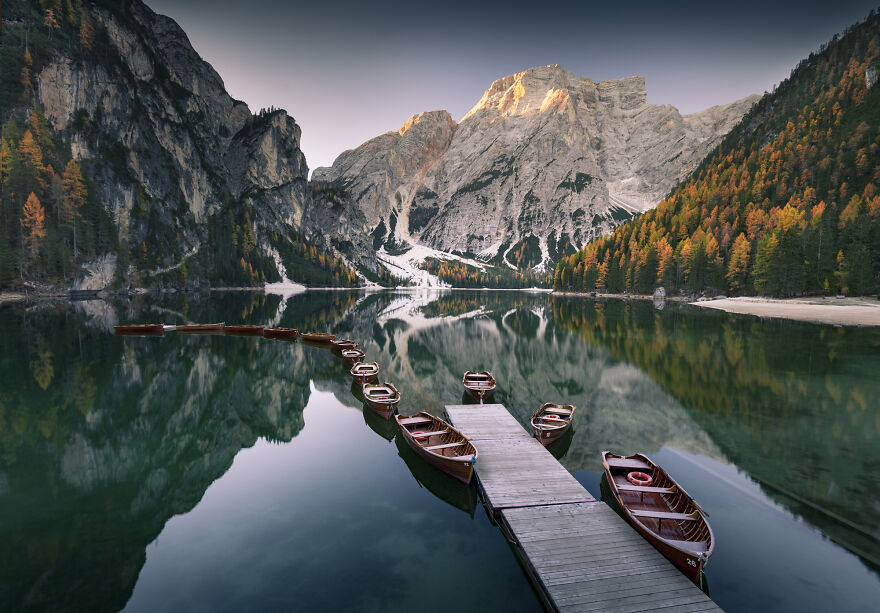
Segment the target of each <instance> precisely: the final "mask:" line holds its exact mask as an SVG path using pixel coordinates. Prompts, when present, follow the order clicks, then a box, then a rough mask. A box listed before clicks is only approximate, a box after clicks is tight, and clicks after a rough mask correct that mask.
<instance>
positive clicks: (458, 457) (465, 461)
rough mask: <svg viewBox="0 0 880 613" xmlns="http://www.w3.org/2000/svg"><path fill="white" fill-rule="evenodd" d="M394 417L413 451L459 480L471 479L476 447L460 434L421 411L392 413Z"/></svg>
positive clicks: (466, 481)
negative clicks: (405, 415)
mask: <svg viewBox="0 0 880 613" xmlns="http://www.w3.org/2000/svg"><path fill="white" fill-rule="evenodd" d="M394 419H395V420H397V427H398V428H400V433H401V434H402V435H403V437H404V439H405V440H406V442H407V444H408V445H409V446H410V447H412V449H413V450H414V451H415V452H416V453H417V454H419V455H420V456H422V458H424V459H425V460H427V461H428V462H430V463H431V464H433V465H434V466H436V467H437V468H439V469H440V470H442V471H443V472H445V473H447V474H449V475H451V476H453V477H455V478H456V479H458V480H459V481H461V482H462V483H470V482H471V478H472V477H473V476H474V464H475V463H476V461H477V449H476V447H474V446H473V444H472V443H471V442H470V440H469V439H468V438H467V437H466V436H465V435H464V434H462V433H461V432H459V431H458V430H456V429H455V428H453V427H452V426H450V425H449V424H447V423H446V422H445V421H443V420H442V419H439V418H437V417H434V416H433V415H431V414H430V413H426V412H425V411H420V412H418V413H416V414H415V415H412V416H410V417H403V416H401V415H395V416H394Z"/></svg>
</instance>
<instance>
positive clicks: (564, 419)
mask: <svg viewBox="0 0 880 613" xmlns="http://www.w3.org/2000/svg"><path fill="white" fill-rule="evenodd" d="M576 408H577V407H575V406H574V405H573V404H553V403H551V402H546V403H544V404H542V405H541V408H539V409H538V410H537V411H535V413H534V415H532V431H533V432H534V433H535V438H536V439H538V441H540V443H541V444H542V445H544V447H546V446H547V445H549V444H550V443H552V442H553V441H555V440H556V439H558V438H559V437H560V436H562V435H563V434H565V432H566V431H567V430H568V429H569V428H570V427H571V417H572V415H574V410H575V409H576Z"/></svg>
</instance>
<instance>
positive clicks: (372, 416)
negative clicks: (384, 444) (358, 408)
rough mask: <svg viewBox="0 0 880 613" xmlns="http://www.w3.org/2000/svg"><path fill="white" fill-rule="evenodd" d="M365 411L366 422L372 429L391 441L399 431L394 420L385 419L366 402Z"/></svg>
mask: <svg viewBox="0 0 880 613" xmlns="http://www.w3.org/2000/svg"><path fill="white" fill-rule="evenodd" d="M352 387H354V386H352ZM358 387H360V386H358ZM363 413H364V423H366V424H367V426H368V427H369V428H370V430H372V431H373V432H375V433H376V434H378V435H379V436H381V437H382V438H384V439H385V440H386V441H390V440H391V439H393V438H394V435H395V434H396V433H397V424H395V423H394V421H392V420H389V419H385V418H384V417H382V415H380V414H379V413H377V412H376V411H374V410H373V409H371V408H370V407H369V406H367V405H366V404H364V408H363Z"/></svg>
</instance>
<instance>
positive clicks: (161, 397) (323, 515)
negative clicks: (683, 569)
mask: <svg viewBox="0 0 880 613" xmlns="http://www.w3.org/2000/svg"><path fill="white" fill-rule="evenodd" d="M660 307H663V308H660ZM215 321H216V322H219V321H225V322H226V323H230V324H231V323H252V324H271V325H280V326H289V327H296V328H298V329H300V330H330V331H333V332H335V333H337V334H339V335H340V336H345V337H348V338H352V339H354V340H356V341H357V342H358V343H359V344H360V346H361V348H362V349H364V351H366V354H367V357H368V359H370V360H376V361H378V362H379V364H380V367H381V372H380V378H381V379H382V380H388V381H392V382H394V383H395V384H396V385H397V387H398V388H399V389H400V391H401V394H402V401H401V405H400V411H401V412H402V413H414V412H416V411H419V410H429V411H432V412H439V411H442V407H443V405H444V404H459V403H461V402H462V401H463V394H462V387H461V375H462V372H463V371H464V370H467V369H471V370H483V369H488V370H491V371H492V372H493V373H494V375H495V378H496V379H497V381H498V388H497V390H496V392H495V396H494V401H495V402H499V403H502V404H504V405H505V406H506V407H507V408H508V409H510V410H511V412H512V413H513V414H514V416H515V417H516V418H517V419H518V420H519V421H520V422H521V423H522V424H524V425H526V424H527V423H528V418H529V416H530V415H531V413H532V412H533V411H534V410H535V409H536V408H537V407H538V406H539V405H540V404H541V403H543V402H565V403H571V404H575V405H577V406H578V411H577V413H576V414H575V420H574V425H573V428H572V433H571V435H570V436H567V437H565V438H563V439H562V440H560V441H559V442H558V443H557V444H555V445H554V447H553V448H552V451H553V453H554V455H557V457H559V458H560V461H561V462H562V464H563V465H564V466H565V467H566V468H567V469H568V470H569V471H570V472H571V473H572V474H573V475H574V476H575V478H577V479H578V480H579V481H580V482H581V483H582V484H583V485H584V486H585V487H586V488H587V489H588V490H589V491H590V492H591V493H592V494H593V495H594V496H596V497H597V498H599V497H600V496H601V495H602V490H603V488H602V487H601V475H602V464H601V458H600V455H599V454H600V452H601V451H602V450H603V449H608V450H611V451H614V452H617V453H626V454H629V453H633V452H636V451H641V452H644V453H646V454H648V455H649V456H651V457H652V458H653V459H654V460H655V461H657V462H658V463H659V464H661V465H663V466H664V467H665V468H666V469H667V470H668V471H669V472H670V473H671V474H672V475H673V476H674V477H675V478H676V479H677V480H678V481H679V483H681V485H682V486H683V487H684V488H685V489H687V491H688V492H689V493H690V494H691V495H693V496H694V497H695V498H696V499H697V500H698V501H699V502H700V503H701V504H702V506H703V507H704V508H705V509H706V510H707V511H708V513H709V515H710V518H709V521H710V523H711V525H712V528H713V530H714V532H715V537H716V542H717V545H716V550H715V554H714V555H713V556H712V558H711V559H710V561H709V564H708V567H707V572H706V580H707V586H708V591H709V593H710V595H711V596H712V598H713V599H714V600H715V601H716V602H717V603H718V604H719V605H720V606H721V607H723V608H724V609H725V610H727V611H752V610H763V611H803V610H869V609H872V608H875V607H876V603H877V602H880V468H878V467H880V375H878V373H880V330H876V329H856V328H835V327H831V326H820V325H813V324H805V323H796V322H787V321H781V320H760V319H757V318H754V317H749V316H737V315H730V314H727V313H723V312H717V311H713V310H704V309H699V308H696V307H692V306H688V305H683V304H678V303H668V304H665V305H664V304H657V305H655V304H653V303H651V302H648V301H621V300H599V301H596V300H590V299H587V298H583V297H563V296H552V295H548V294H543V293H525V292H480V291H472V292H468V291H446V292H431V293H422V292H390V291H389V292H376V293H363V292H337V291H311V292H307V293H305V294H300V295H296V296H292V297H288V298H282V297H280V296H274V295H264V294H262V293H254V292H223V293H220V292H215V293H204V294H195V295H180V294H176V295H162V296H158V295H142V296H137V297H135V298H133V299H132V300H122V299H118V300H116V299H114V300H110V301H106V302H105V301H99V300H89V301H76V302H55V303H53V302H39V303H32V304H11V305H5V306H3V307H2V308H0V322H2V323H0V325H2V330H3V334H2V336H0V576H2V578H3V579H2V581H0V610H4V611H5V610H15V611H45V610H52V611H119V610H125V611H157V610H163V611H171V610H174V611H267V610H334V611H411V610H414V609H418V610H421V611H444V612H445V611H448V610H450V608H452V609H454V610H461V611H534V610H540V604H539V601H538V598H537V596H536V594H535V592H534V591H533V588H532V587H531V585H530V583H529V580H528V578H527V575H526V574H525V573H524V571H523V569H522V568H521V567H520V565H519V563H518V561H517V559H516V557H515V555H514V551H513V549H512V548H511V546H510V545H509V544H508V543H507V541H506V540H505V537H504V535H503V534H502V532H501V531H500V529H499V528H498V527H497V526H496V525H495V524H494V522H493V521H492V519H491V518H490V517H489V516H488V515H487V513H486V511H485V510H484V508H483V506H482V504H481V503H480V501H479V500H478V497H477V493H476V490H475V488H474V487H473V486H470V487H465V486H461V485H460V484H458V483H457V482H455V481H453V480H452V479H450V478H448V477H446V476H445V475H443V474H441V473H439V472H437V471H436V470H434V469H433V468H432V467H430V466H427V465H425V464H424V463H423V462H421V461H420V460H419V458H418V457H417V456H416V455H415V454H414V453H412V452H411V451H410V450H409V448H408V447H406V445H405V444H402V443H401V442H400V441H397V440H396V439H395V432H394V428H393V427H391V424H390V423H389V422H386V421H384V420H383V419H382V418H381V417H379V416H378V415H376V414H374V413H373V412H372V411H370V410H369V409H368V408H364V406H363V405H362V403H361V400H360V398H359V395H358V390H357V389H356V387H354V386H352V381H351V377H350V376H349V375H348V367H347V366H346V365H345V364H344V362H343V361H342V360H341V359H339V358H338V357H337V356H335V355H334V354H333V353H332V352H331V351H329V350H327V349H322V348H319V347H314V346H309V345H306V344H303V343H299V342H296V343H291V342H283V341H272V340H266V339H262V338H247V337H225V336H210V335H208V336H195V335H189V336H183V335H177V334H175V333H173V332H169V333H167V334H166V335H165V336H164V337H162V338H135V337H116V336H113V334H112V326H113V325H114V324H117V323H137V322H164V323H167V324H177V323H186V322H215Z"/></svg>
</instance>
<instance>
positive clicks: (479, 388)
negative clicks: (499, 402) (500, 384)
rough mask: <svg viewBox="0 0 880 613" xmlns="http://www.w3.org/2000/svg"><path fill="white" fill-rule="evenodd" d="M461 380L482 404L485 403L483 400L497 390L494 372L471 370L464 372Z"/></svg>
mask: <svg viewBox="0 0 880 613" xmlns="http://www.w3.org/2000/svg"><path fill="white" fill-rule="evenodd" d="M461 382H462V385H464V388H465V389H466V390H467V391H468V393H469V394H470V395H471V396H473V397H474V399H475V400H476V401H477V402H479V403H480V404H483V401H484V400H486V398H488V397H489V396H491V395H492V392H494V391H495V378H494V377H493V376H492V373H489V372H486V371H483V372H480V373H477V372H474V371H472V370H469V371H467V372H465V373H464V377H462V380H461Z"/></svg>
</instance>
